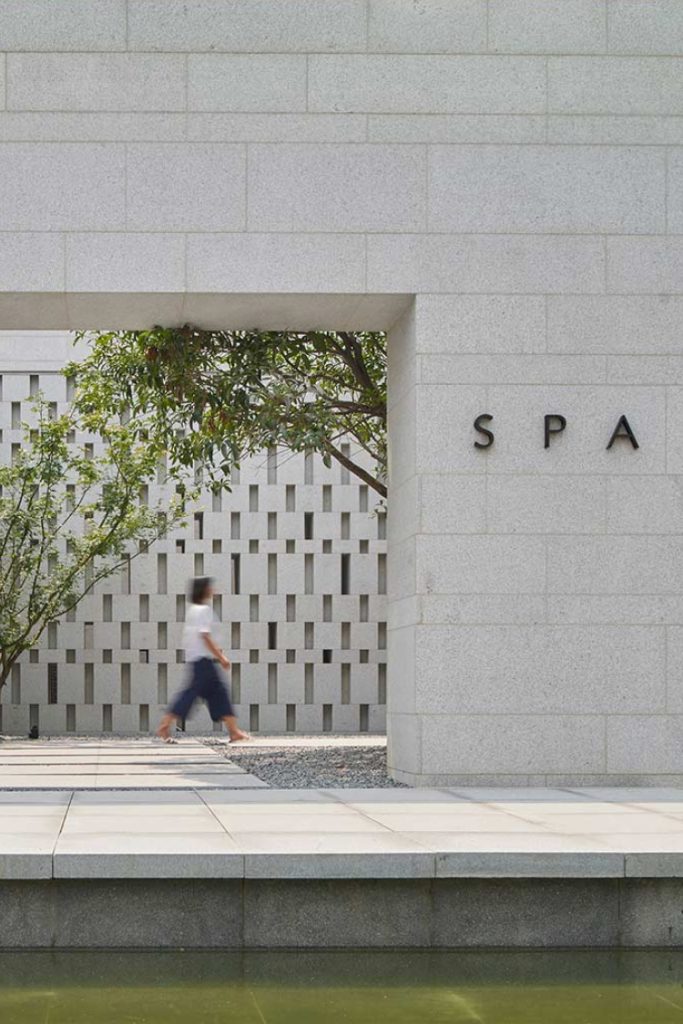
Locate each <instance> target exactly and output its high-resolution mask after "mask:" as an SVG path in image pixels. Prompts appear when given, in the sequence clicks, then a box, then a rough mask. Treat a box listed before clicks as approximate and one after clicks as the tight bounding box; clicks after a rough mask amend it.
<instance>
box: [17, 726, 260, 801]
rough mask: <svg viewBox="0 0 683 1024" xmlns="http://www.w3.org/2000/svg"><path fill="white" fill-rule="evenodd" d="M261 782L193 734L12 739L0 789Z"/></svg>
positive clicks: (252, 784)
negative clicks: (169, 738)
mask: <svg viewBox="0 0 683 1024" xmlns="http://www.w3.org/2000/svg"><path fill="white" fill-rule="evenodd" d="M263 786H265V783H264V782H261V781H260V779H257V778H255V777H254V776H253V775H249V774H247V772H245V771H244V770H243V769H242V768H239V767H238V766H237V765H236V764H231V763H230V761H226V759H225V756H224V751H223V750H222V749H215V748H212V747H207V746H206V745H205V744H203V743H199V742H197V741H195V740H182V741H180V742H178V743H169V744H166V743H162V742H161V740H115V739H113V740H71V741H69V740H62V739H56V740H37V741H33V742H31V741H26V742H24V741H16V740H10V741H8V742H6V743H0V790H7V789H17V790H28V789H40V790H67V791H72V790H81V789H192V790H194V789H196V790H200V789H241V788H243V787H247V788H258V787H263Z"/></svg>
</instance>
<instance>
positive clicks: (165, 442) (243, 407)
mask: <svg viewBox="0 0 683 1024" xmlns="http://www.w3.org/2000/svg"><path fill="white" fill-rule="evenodd" d="M78 338H79V340H85V341H86V342H87V343H88V344H89V345H90V354H89V355H88V356H87V357H86V359H85V360H84V362H82V363H73V364H72V365H71V366H70V367H69V369H68V371H67V372H68V373H69V374H70V375H72V376H73V377H74V378H75V380H76V384H77V396H78V397H77V401H78V403H79V407H80V408H81V410H82V411H83V412H85V413H86V414H87V415H89V416H95V417H96V416H97V411H98V410H116V411H118V412H119V413H121V414H124V413H126V412H127V413H129V414H130V416H131V422H133V423H135V424H136V425H137V429H138V430H139V431H145V432H146V433H147V435H148V436H149V437H151V438H154V441H155V443H156V444H158V445H159V446H160V447H163V448H164V449H165V450H166V451H167V452H168V456H169V469H170V471H171V472H182V471H186V470H188V469H189V468H190V467H193V466H196V465H197V464H199V465H201V466H202V467H204V468H205V469H206V470H207V472H208V475H209V478H210V480H211V482H212V483H214V484H217V485H219V486H227V487H229V475H230V471H231V469H232V468H233V467H235V466H239V462H240V459H241V458H243V457H244V456H245V455H253V454H255V453H256V452H259V451H263V450H264V449H267V448H269V447H275V446H277V447H285V448H287V449H289V450H290V451H294V452H300V451H306V450H308V451H315V452H318V453H319V454H320V455H321V456H322V458H323V461H324V462H325V464H326V465H329V464H330V462H331V461H332V460H333V459H335V460H336V461H337V462H339V463H341V465H342V466H345V467H346V468H347V469H348V470H350V471H351V472H352V473H354V474H355V475H356V476H357V477H359V478H360V479H361V480H363V481H364V483H366V484H368V485H369V486H370V487H372V488H373V489H374V490H375V491H376V492H377V493H378V494H380V495H381V496H382V497H385V496H386V483H385V477H386V411H387V403H386V336H385V335H384V334H381V333H378V332H373V333H352V332H348V331H337V332H331V331H308V332H305V333H302V332H295V331H259V330H242V331H212V330H201V329H199V328H196V327H191V326H189V325H186V326H185V327H179V328H173V327H171V328H164V327H155V328H154V329H152V330H148V331H109V332H106V333H103V334H99V333H92V332H84V333H82V334H80V335H78ZM349 438H350V439H352V441H353V442H355V445H356V447H357V449H358V452H359V453H365V456H369V458H370V460H371V465H373V467H374V469H373V470H372V471H369V470H368V469H367V468H365V466H364V465H363V464H362V462H361V461H359V457H358V454H356V453H353V454H352V455H347V454H345V453H344V452H343V451H342V449H341V442H342V440H344V439H349ZM366 462H367V459H366Z"/></svg>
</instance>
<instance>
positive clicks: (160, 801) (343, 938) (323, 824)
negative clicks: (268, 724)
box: [0, 742, 683, 948]
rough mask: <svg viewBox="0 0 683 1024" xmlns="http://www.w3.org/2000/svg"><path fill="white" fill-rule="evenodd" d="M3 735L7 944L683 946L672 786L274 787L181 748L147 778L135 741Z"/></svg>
mask: <svg viewBox="0 0 683 1024" xmlns="http://www.w3.org/2000/svg"><path fill="white" fill-rule="evenodd" d="M12 746H13V747H14V751H15V752H14V753H13V754H10V755H6V754H5V751H6V747H4V746H3V748H2V753H1V754H0V757H2V764H0V779H1V780H2V784H3V786H4V787H5V788H4V789H2V790H0V946H4V947H5V948H7V947H15V946H51V945H56V946H60V945H62V946H66V947H73V946H79V945H81V946H100V947H102V946H136V945H139V946H181V945H187V946H195V947H201V946H223V945H227V946H240V947H241V946H254V947H262V946H272V945H274V946H278V945H279V946H302V947H306V946H308V947H310V946H316V945H322V946H328V947H329V946H349V945H370V946H410V945H414V946H452V945H456V946H457V945H463V946H472V945H475V946H476V945H494V946H495V945H512V946H527V947H528V946H534V945H550V946H560V945H569V946H572V945H601V946H605V945H623V946H629V945H644V946H648V945H682V944H683V790H680V789H634V790H628V789H590V790H579V789H577V790H570V789H523V790H513V789H489V790H485V789H470V790H425V789H419V790H410V789H356V790H354V789H329V790H312V789H311V790H276V789H269V788H267V787H264V786H262V785H261V786H259V784H258V780H252V779H249V778H248V777H245V775H244V773H239V772H238V771H234V769H233V768H232V766H230V764H229V763H227V762H223V765H224V766H225V767H224V768H223V767H222V765H221V764H220V758H219V757H218V755H217V754H212V752H211V751H208V752H207V751H206V748H205V747H201V745H200V744H194V743H189V742H188V743H181V744H178V745H177V746H173V747H170V748H164V747H160V746H159V747H157V746H154V757H155V759H156V758H158V761H157V762H156V763H155V764H154V765H153V766H150V765H146V769H147V770H146V771H145V772H141V773H138V772H136V771H134V770H133V769H135V768H136V767H145V766H144V765H143V764H139V763H137V762H136V757H138V758H140V759H142V760H144V757H145V756H147V755H144V754H141V749H142V748H139V749H138V750H137V753H136V750H135V749H133V748H135V747H136V744H130V745H124V744H119V745H118V747H119V749H120V751H121V753H120V754H119V755H115V754H113V753H112V752H111V749H110V748H109V745H108V744H99V745H96V744H92V745H89V746H88V748H87V750H86V752H85V754H84V755H83V757H84V758H85V760H84V762H83V763H82V764H80V763H77V762H76V761H74V758H75V757H76V756H77V755H78V750H80V749H81V747H82V745H81V744H78V750H76V751H74V750H73V749H72V750H70V751H69V752H67V751H66V746H65V747H64V751H63V753H62V754H60V753H59V752H56V753H55V751H56V750H57V747H58V746H59V744H55V748H54V751H50V752H49V754H45V753H43V751H44V747H41V748H38V747H36V748H31V750H30V751H29V750H27V749H26V748H27V747H28V746H29V745H21V744H16V745H14V744H12ZM126 746H128V747H129V749H125V750H124V747H126ZM117 756H118V757H120V758H121V761H120V762H119V761H116V757H117ZM43 757H48V759H49V763H47V764H45V765H42V766H41V765H40V764H39V763H38V762H39V761H40V760H41V758H43ZM60 757H63V758H64V763H63V764H61V763H59V758H60ZM13 758H16V759H17V761H19V760H21V759H22V758H23V759H24V760H25V761H26V762H27V763H24V764H22V767H21V773H19V772H18V771H17V770H16V769H17V768H18V764H16V765H14V766H13V764H8V761H12V759H13ZM93 758H95V759H96V764H95V765H94V767H93V763H92V759H93ZM205 758H208V760H206V759H205ZM212 758H213V760H212ZM112 761H114V762H115V763H114V764H112ZM212 766H214V767H212ZM29 768H30V769H31V772H28V771H27V770H28V769H29ZM10 769H12V770H10ZM112 777H113V778H114V779H115V784H117V783H124V784H123V785H120V786H117V788H106V785H105V783H104V781H103V780H104V779H105V778H106V779H111V778H112ZM74 778H79V779H80V780H81V784H80V785H79V787H78V788H76V787H71V788H69V787H68V786H65V785H64V782H65V780H67V779H74ZM233 778H234V779H238V778H239V779H242V780H243V782H242V788H233V786H232V785H231V783H230V780H231V779H233ZM26 779H28V780H29V781H28V784H27V785H26V787H25V788H23V789H20V788H17V780H26ZM148 779H150V780H151V783H150V785H149V788H147V782H148ZM83 780H87V782H88V784H87V785H86V784H85V782H84V781H83ZM165 780H168V785H167V786H164V781H165ZM41 781H42V786H41V785H40V783H41ZM22 785H23V782H22ZM60 787H61V788H60Z"/></svg>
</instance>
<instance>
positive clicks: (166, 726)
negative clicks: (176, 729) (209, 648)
mask: <svg viewBox="0 0 683 1024" xmlns="http://www.w3.org/2000/svg"><path fill="white" fill-rule="evenodd" d="M196 665H197V663H196V662H191V663H190V667H189V668H190V670H189V679H188V683H187V686H185V688H184V689H182V690H181V691H180V693H178V694H177V695H176V696H175V697H174V698H173V703H172V704H171V705H170V706H169V708H168V711H167V712H166V714H165V715H164V716H163V718H162V719H161V721H160V722H159V728H158V729H157V736H160V737H161V738H162V740H169V739H170V734H171V726H172V725H173V723H174V722H182V720H183V718H187V716H188V715H189V713H190V709H191V708H192V705H193V704H194V702H195V701H196V699H197V697H198V696H199V694H198V692H197V687H198V684H199V679H198V678H197V667H196Z"/></svg>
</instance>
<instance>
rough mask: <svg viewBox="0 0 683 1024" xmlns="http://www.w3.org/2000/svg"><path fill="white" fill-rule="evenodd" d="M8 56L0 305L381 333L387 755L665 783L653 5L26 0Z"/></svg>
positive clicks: (680, 50)
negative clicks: (619, 436)
mask: <svg viewBox="0 0 683 1024" xmlns="http://www.w3.org/2000/svg"><path fill="white" fill-rule="evenodd" d="M0 51H1V52H0V180H1V181H2V183H3V187H2V189H1V190H0V325H1V326H3V327H5V328H6V329H22V328H26V329H32V330H35V329H51V330H53V329H65V328H73V327H79V326H84V327H101V326H103V325H104V326H108V325H111V326H118V325H124V326H130V327H138V326H145V325H148V324H151V323H155V322H164V323H168V322H174V323H176V322H182V321H183V320H187V321H195V322H197V323H200V324H206V325H214V324H216V325H225V324H226V323H227V324H231V325H233V326H247V327H251V326H254V325H255V324H256V325H258V326H263V327H267V326H272V327H285V326H287V327H294V326H302V327H310V326H318V327H319V326H328V327H333V328H334V327H336V328H341V327H350V328H355V329H363V328H370V327H378V326H380V327H383V328H386V329H388V330H390V338H389V361H390V376H391V379H392V382H393V383H392V395H391V396H390V405H391V417H390V418H391V423H390V447H391V464H392V476H391V480H390V499H389V500H390V505H391V513H390V516H391V522H390V523H389V526H390V531H391V539H390V544H389V560H390V565H389V589H390V594H389V599H390V613H389V623H390V628H389V670H388V671H389V679H388V701H389V704H388V718H389V739H390V761H391V765H392V770H393V771H394V772H395V774H396V775H397V776H398V777H399V778H402V779H403V780H405V781H408V782H412V783H416V784H421V783H430V782H437V783H442V782H455V783H461V782H484V783H485V782H488V781H496V782H505V781H511V782H515V783H521V784H526V783H534V782H541V781H547V780H552V781H554V782H561V781H563V780H564V781H568V782H577V781H579V782H595V781H605V780H607V781H609V782H614V781H627V782H628V781H636V780H638V781H649V782H657V781H661V780H667V781H671V780H673V779H678V780H679V781H680V780H681V779H683V715H682V714H681V699H680V689H681V678H680V671H679V667H680V665H681V661H682V660H683V659H682V657H681V655H680V650H681V647H682V641H681V621H682V615H681V612H682V611H683V584H682V583H681V580H683V546H682V545H681V540H680V525H681V524H680V519H681V499H680V478H681V459H682V458H683V456H681V451H682V450H683V449H682V448H681V443H680V434H681V426H682V420H683V387H681V383H680V382H681V379H682V371H683V355H682V348H681V336H682V334H681V327H682V325H683V305H682V298H681V297H682V296H683V7H682V5H681V4H680V3H679V2H678V0H542V2H541V0H450V2H443V0H419V2H413V0H326V2H320V0H288V2H287V3H283V2H282V0H259V2H258V3H252V2H247V0H229V2H228V0H107V2H106V3H100V2H97V0H80V2H76V0H64V2H62V3H59V4H58V5H57V4H55V3H53V0H24V2H23V3H22V4H20V5H19V4H16V3H9V2H5V3H0ZM481 414H489V415H492V416H493V417H494V419H493V421H492V423H491V424H490V425H491V429H492V430H493V432H494V434H495V442H494V444H493V446H492V447H491V448H489V449H486V450H483V449H478V448H475V447H474V441H475V440H477V439H481V438H482V436H485V435H481V434H479V433H477V432H476V431H475V430H474V429H473V421H474V419H475V417H477V416H479V415H481ZM546 415H554V416H558V415H561V416H563V417H564V418H565V419H566V428H565V429H564V431H562V432H561V433H559V434H558V433H555V434H553V435H552V438H551V444H550V446H549V447H548V448H547V449H546V448H544V446H543V445H544V417H545V416H546ZM622 415H626V416H627V417H628V419H629V423H630V424H631V426H632V428H633V430H634V432H635V435H636V437H637V439H638V442H639V448H638V449H637V450H635V449H633V448H631V447H630V446H629V444H628V442H625V441H624V440H620V441H618V442H616V443H615V445H614V446H613V447H612V448H611V449H609V450H607V444H608V441H609V439H610V436H611V434H612V432H613V430H614V427H615V424H616V422H617V420H618V418H619V417H620V416H622ZM553 422H554V423H557V422H558V421H553Z"/></svg>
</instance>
